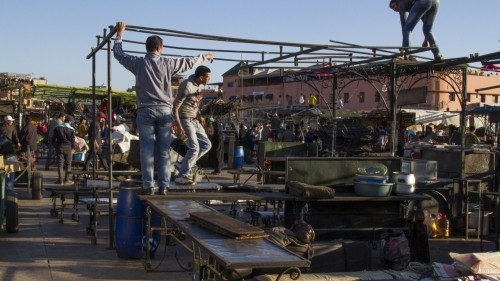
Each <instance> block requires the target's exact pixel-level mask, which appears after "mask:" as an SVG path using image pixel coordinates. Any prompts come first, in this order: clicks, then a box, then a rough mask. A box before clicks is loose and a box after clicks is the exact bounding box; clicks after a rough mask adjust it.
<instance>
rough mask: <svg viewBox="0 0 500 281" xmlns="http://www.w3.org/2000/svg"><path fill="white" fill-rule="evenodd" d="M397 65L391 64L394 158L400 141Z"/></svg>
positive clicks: (391, 117) (391, 118)
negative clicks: (398, 131)
mask: <svg viewBox="0 0 500 281" xmlns="http://www.w3.org/2000/svg"><path fill="white" fill-rule="evenodd" d="M396 79H397V77H396V64H395V63H391V92H390V100H391V107H390V113H389V115H390V120H391V141H390V144H391V150H390V152H391V155H392V156H393V157H394V156H395V151H396V150H395V147H396V143H397V140H398V137H397V133H396V131H397V130H396V126H397V118H396V117H397V110H398V93H397V92H396Z"/></svg>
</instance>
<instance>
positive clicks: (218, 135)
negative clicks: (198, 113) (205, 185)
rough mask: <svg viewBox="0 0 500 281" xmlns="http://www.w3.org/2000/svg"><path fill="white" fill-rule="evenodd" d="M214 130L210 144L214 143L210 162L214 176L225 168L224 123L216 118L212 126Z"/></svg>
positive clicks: (210, 153)
mask: <svg viewBox="0 0 500 281" xmlns="http://www.w3.org/2000/svg"><path fill="white" fill-rule="evenodd" d="M210 125H211V126H212V128H213V133H212V136H211V137H210V142H212V149H210V152H209V153H208V154H209V157H208V159H209V162H210V163H211V164H212V167H213V168H214V171H213V172H212V175H219V174H220V173H221V172H222V169H223V168H224V132H223V128H222V123H221V122H220V121H219V120H218V118H216V119H215V120H214V121H213V122H211V124H210Z"/></svg>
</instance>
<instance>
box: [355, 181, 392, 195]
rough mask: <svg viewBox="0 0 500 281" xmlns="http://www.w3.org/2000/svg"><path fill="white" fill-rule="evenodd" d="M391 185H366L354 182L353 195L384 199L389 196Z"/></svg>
mask: <svg viewBox="0 0 500 281" xmlns="http://www.w3.org/2000/svg"><path fill="white" fill-rule="evenodd" d="M393 185H394V184H393V183H366V182H358V181H354V193H356V194H357V195H361V196H372V197H385V196H389V195H390V194H391V190H392V186H393Z"/></svg>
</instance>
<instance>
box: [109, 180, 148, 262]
mask: <svg viewBox="0 0 500 281" xmlns="http://www.w3.org/2000/svg"><path fill="white" fill-rule="evenodd" d="M141 188H142V182H141V181H123V182H122V183H121V184H120V193H119V194H118V199H117V203H116V230H115V231H116V235H115V245H116V253H117V254H118V256H119V257H121V258H132V259H138V258H142V257H143V256H144V250H143V249H144V247H143V236H144V234H145V233H146V231H145V227H144V225H145V205H144V203H143V202H142V201H141V200H140V199H139V197H138V196H137V194H138V192H139V191H140V189H141Z"/></svg>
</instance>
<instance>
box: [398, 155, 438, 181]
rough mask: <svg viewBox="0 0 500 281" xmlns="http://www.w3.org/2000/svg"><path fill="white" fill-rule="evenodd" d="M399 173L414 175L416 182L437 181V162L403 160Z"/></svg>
mask: <svg viewBox="0 0 500 281" xmlns="http://www.w3.org/2000/svg"><path fill="white" fill-rule="evenodd" d="M401 172H402V173H407V174H414V175H415V179H416V180H417V181H423V180H424V181H425V180H436V179H437V161H431V160H419V159H412V160H403V162H402V165H401Z"/></svg>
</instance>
